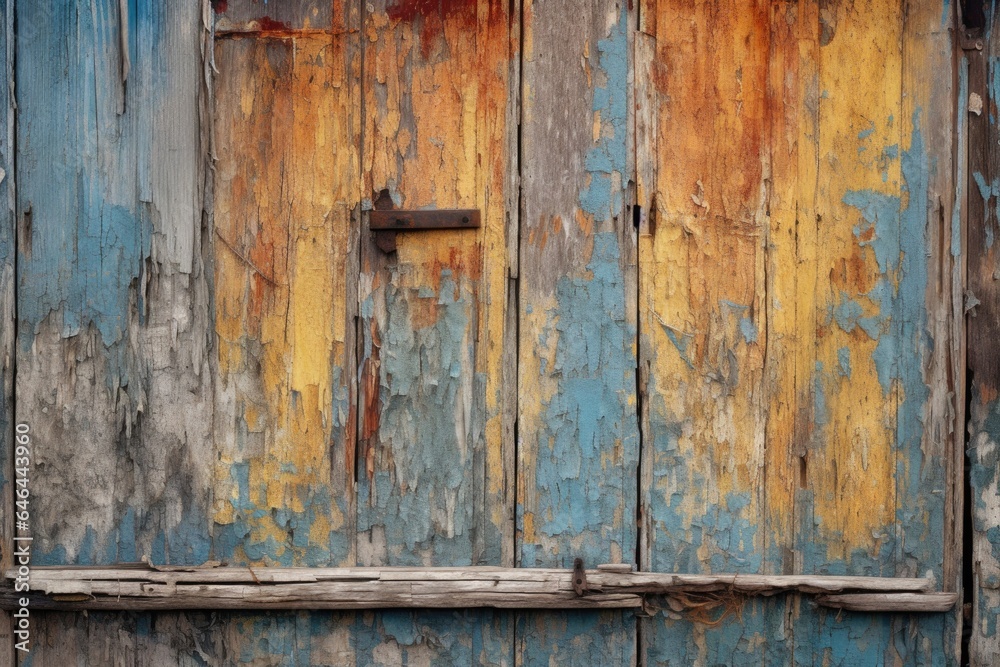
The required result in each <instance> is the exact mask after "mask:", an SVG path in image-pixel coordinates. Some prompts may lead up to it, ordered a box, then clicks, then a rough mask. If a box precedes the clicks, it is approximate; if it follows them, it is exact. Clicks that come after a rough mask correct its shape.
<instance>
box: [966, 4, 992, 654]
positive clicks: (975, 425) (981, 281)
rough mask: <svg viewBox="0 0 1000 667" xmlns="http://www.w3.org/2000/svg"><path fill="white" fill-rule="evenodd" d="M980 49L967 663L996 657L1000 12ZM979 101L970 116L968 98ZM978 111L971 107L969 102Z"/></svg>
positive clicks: (971, 217) (971, 241) (974, 78)
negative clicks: (971, 586)
mask: <svg viewBox="0 0 1000 667" xmlns="http://www.w3.org/2000/svg"><path fill="white" fill-rule="evenodd" d="M988 5H989V6H988V8H987V9H988V14H987V23H986V30H985V32H984V33H983V35H982V38H983V41H984V49H983V50H982V51H978V50H977V51H971V50H970V51H968V52H967V54H968V59H969V60H968V62H969V65H968V67H969V70H968V91H967V93H968V95H969V96H970V98H969V103H968V106H967V107H966V108H967V109H968V115H967V117H966V120H967V121H968V132H969V135H968V152H969V171H968V176H969V181H968V185H967V188H968V194H967V206H968V253H969V257H968V292H967V296H966V304H965V306H966V308H967V309H968V315H969V318H968V320H967V326H968V369H969V374H970V378H969V385H970V392H971V396H970V397H969V398H970V400H969V465H970V473H969V474H970V487H971V489H970V493H971V503H972V507H971V508H969V511H971V512H972V531H973V533H972V541H973V556H972V557H973V563H972V565H973V582H974V585H975V589H974V600H973V617H972V637H971V639H970V644H969V653H970V658H971V660H972V661H973V664H980V665H988V664H992V663H995V662H996V661H998V660H1000V631H998V627H997V619H998V617H1000V539H998V538H997V527H998V526H1000V473H998V471H1000V455H998V444H1000V398H998V397H1000V359H998V357H997V355H996V354H995V352H994V349H995V346H996V340H997V334H998V332H1000V286H998V284H997V279H996V278H997V275H998V273H997V266H998V262H1000V257H998V248H1000V246H997V244H996V242H995V240H996V237H997V234H998V232H1000V219H998V213H997V210H996V208H997V206H998V205H1000V150H998V147H997V145H996V142H997V141H998V140H1000V131H998V129H997V127H998V125H997V123H998V120H997V113H998V108H1000V89H998V83H997V82H998V80H1000V79H998V74H1000V69H998V62H1000V34H998V28H1000V12H998V11H997V6H996V3H995V2H991V3H988ZM973 94H975V95H977V96H979V98H980V100H981V101H982V103H983V104H982V111H981V113H975V112H974V111H973V110H972V109H973V104H972V103H971V99H972V98H971V96H972V95H973ZM976 106H978V105H976Z"/></svg>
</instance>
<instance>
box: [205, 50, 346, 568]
mask: <svg viewBox="0 0 1000 667" xmlns="http://www.w3.org/2000/svg"><path fill="white" fill-rule="evenodd" d="M356 43H357V36H343V35H342V36H337V37H330V36H306V37H295V38H280V39H279V38H263V39H256V38H233V39H224V40H221V41H219V42H217V46H216V58H215V62H216V65H217V67H218V68H219V70H220V75H219V77H218V79H217V82H216V114H215V137H216V154H217V158H218V161H217V167H216V179H217V180H216V190H215V225H216V226H215V231H216V233H215V239H214V247H215V255H214V256H215V279H216V290H215V301H216V323H215V324H216V330H217V333H218V336H219V377H218V381H217V392H216V404H217V408H216V410H217V419H216V429H215V442H216V446H217V448H218V453H217V463H216V466H215V468H216V480H215V489H216V507H215V524H216V530H215V555H216V557H219V558H224V559H227V560H230V562H243V563H267V564H283V565H293V564H294V565H311V566H319V565H330V564H344V563H351V562H353V558H354V540H353V533H354V525H355V517H354V501H353V476H354V432H355V422H354V419H355V418H354V414H355V413H354V411H353V405H354V401H355V395H354V385H355V370H354V369H355V366H356V364H355V361H354V326H353V318H354V314H355V309H356V306H355V304H356V301H355V300H354V299H352V295H353V294H354V290H355V289H356V282H355V281H356V274H354V273H353V271H352V270H351V267H356V266H357V260H356V252H357V250H356V248H357V233H358V232H357V225H356V210H355V209H356V204H357V195H358V183H359V178H358V173H359V171H358V170H359V166H358V165H359V162H358V146H359V144H358V141H359V131H360V127H359V125H358V124H357V123H358V118H357V114H358V113H359V106H360V100H359V97H358V94H359V93H358V80H357V70H356V67H357V60H356V59H353V60H352V53H353V54H356V53H357V48H356ZM352 68H354V69H352ZM251 136H252V137H255V140H254V141H248V140H247V137H251ZM352 258H353V259H352ZM355 270H356V269H355Z"/></svg>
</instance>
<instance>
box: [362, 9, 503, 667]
mask: <svg viewBox="0 0 1000 667" xmlns="http://www.w3.org/2000/svg"><path fill="white" fill-rule="evenodd" d="M516 7H517V6H516V3H510V4H508V3H495V2H487V1H485V0H478V1H476V0H471V1H458V2H444V3H436V2H406V3H397V2H385V1H382V2H373V3H369V4H368V5H367V7H366V12H365V17H364V22H363V26H362V39H363V45H364V47H363V48H364V71H363V84H362V86H363V89H364V100H363V108H364V117H365V126H364V145H363V163H362V174H363V178H364V182H363V186H362V192H363V197H364V207H365V208H366V209H370V208H378V209H385V208H402V209H432V210H433V209H451V208H476V209H478V210H479V211H480V216H481V225H482V226H481V228H480V229H477V230H442V231H422V232H415V233H400V234H397V235H396V250H395V252H393V253H390V254H387V253H385V252H384V251H383V250H381V249H380V248H379V247H378V246H377V245H376V243H375V239H374V238H373V237H372V235H371V233H370V232H368V230H367V229H365V230H364V231H363V233H362V239H361V271H360V293H359V302H360V304H361V305H360V307H361V317H360V325H359V326H360V340H359V366H360V368H361V373H362V375H361V380H360V388H361V389H360V391H361V396H360V401H359V414H360V424H359V460H358V466H357V470H358V536H357V540H358V562H359V563H361V564H363V565H469V564H494V565H500V564H503V563H505V562H506V563H507V564H510V563H511V561H512V546H513V521H512V518H513V511H512V509H513V494H512V482H513V476H512V474H511V471H509V470H505V467H504V466H505V461H508V460H509V459H510V458H511V456H510V454H509V452H510V451H511V450H512V442H510V440H509V436H508V439H507V441H506V442H505V441H504V440H505V438H504V434H505V433H508V434H509V433H510V427H509V424H510V423H511V421H512V420H511V417H510V409H511V408H512V406H511V405H510V404H509V401H507V402H505V401H504V386H503V384H502V381H503V380H504V378H505V377H506V376H505V375H504V369H505V367H509V359H510V358H511V356H512V355H513V350H512V349H511V348H510V347H508V345H509V342H510V335H509V334H505V333H504V329H505V327H507V326H508V325H509V323H510V318H509V317H508V314H507V308H508V306H507V301H508V294H507V276H508V260H509V252H508V247H509V243H510V242H509V240H508V235H509V234H510V233H512V232H511V229H510V224H511V223H510V218H509V216H508V210H509V204H510V202H511V201H512V199H513V198H514V197H516V191H512V186H511V184H510V178H511V169H510V164H509V161H510V160H511V159H513V156H514V154H513V153H511V145H512V143H511V138H510V137H511V135H510V132H511V131H512V127H511V126H510V125H508V122H509V120H508V118H507V113H508V110H509V108H508V104H509V102H508V100H509V95H510V87H509V77H510V76H511V73H512V68H511V58H512V55H514V54H513V53H512V48H513V45H514V43H515V42H512V39H516V37H512V33H513V32H514V30H515V29H516V24H515V23H514V21H513V17H512V16H511V14H510V11H511V10H513V11H516ZM366 217H367V216H366ZM513 229H514V230H516V226H515V227H513ZM513 233H515V234H516V231H514V232H513ZM507 376H509V371H508V373H507ZM505 425H506V426H505ZM512 633H513V624H512V623H511V621H510V619H509V617H508V616H507V615H504V614H500V613H495V612H492V611H488V610H487V611H481V612H442V613H431V612H411V611H399V612H379V613H375V614H374V615H372V614H368V615H365V616H363V617H360V619H359V623H358V625H357V626H356V634H355V642H356V645H357V647H358V661H359V663H360V664H399V663H400V662H407V661H411V662H421V661H427V662H429V663H433V664H457V663H476V664H480V663H487V664H492V663H507V664H509V663H510V662H511V647H512V638H513V634H512Z"/></svg>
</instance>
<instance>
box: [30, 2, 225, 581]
mask: <svg viewBox="0 0 1000 667" xmlns="http://www.w3.org/2000/svg"><path fill="white" fill-rule="evenodd" d="M17 23H18V25H19V26H20V28H19V35H18V37H19V39H18V43H17V72H16V77H17V80H18V81H22V82H25V83H26V84H27V82H31V83H30V85H24V86H23V87H22V90H20V91H19V94H18V104H19V112H18V113H19V117H18V131H17V133H18V136H17V146H18V177H19V182H20V183H22V184H23V187H22V188H20V189H19V192H18V199H17V216H18V224H19V225H20V228H19V232H18V238H19V244H20V247H19V258H18V274H19V275H18V302H19V304H21V307H19V309H18V311H19V312H18V327H19V328H18V351H17V361H18V378H17V392H18V396H19V397H20V398H19V400H18V405H17V411H18V419H20V420H22V421H25V422H26V423H28V424H30V426H31V428H32V430H33V432H34V434H35V443H36V444H37V448H36V452H35V461H34V463H35V469H34V471H33V479H32V496H33V498H34V499H35V500H36V501H37V502H36V504H34V505H33V513H32V519H33V521H32V531H33V533H34V536H35V542H34V544H33V546H34V548H35V550H34V556H35V562H36V563H39V564H40V563H67V562H84V563H86V562H113V561H129V560H136V559H138V558H139V557H141V556H148V557H150V558H151V559H152V560H153V561H155V562H168V561H169V562H201V561H204V560H206V559H207V558H208V555H209V547H210V540H209V536H210V527H209V514H208V511H209V507H210V505H211V499H210V494H209V493H208V492H207V490H208V489H210V488H211V484H210V483H209V481H208V480H209V477H210V476H209V475H206V472H207V471H208V470H209V469H210V467H211V464H210V457H211V451H210V449H209V448H208V447H206V446H205V444H206V443H207V442H209V441H210V425H211V422H212V404H211V400H210V396H211V374H210V373H209V371H208V361H207V356H208V355H207V353H206V350H207V348H208V346H209V344H210V331H211V329H210V323H209V318H208V315H207V312H208V279H207V275H206V272H205V270H204V265H203V255H202V247H201V243H202V237H201V228H202V219H201V201H202V188H203V179H204V174H205V172H204V158H203V155H204V153H203V151H204V148H205V147H204V141H203V135H202V132H201V130H200V128H201V120H202V119H201V117H200V115H199V94H200V92H201V80H202V79H201V58H200V43H201V34H202V33H201V31H202V26H201V22H200V12H199V8H198V7H197V6H196V5H194V4H191V3H186V4H175V5H170V6H164V7H159V6H157V7H148V6H145V5H143V6H130V5H127V4H122V3H118V2H112V1H110V0H108V1H106V2H97V3H55V2H37V3H34V2H33V3H19V4H18V5H17ZM180 414H183V415H185V417H186V419H183V420H182V419H178V416H179V415H180Z"/></svg>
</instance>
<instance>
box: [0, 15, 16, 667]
mask: <svg viewBox="0 0 1000 667" xmlns="http://www.w3.org/2000/svg"><path fill="white" fill-rule="evenodd" d="M0 21H2V25H0V59H2V63H3V64H2V68H0V72H2V76H3V80H4V81H5V82H6V83H5V84H3V85H2V88H0V89H2V91H3V93H2V95H0V173H2V177H0V521H2V523H3V525H2V526H0V568H3V569H6V568H9V567H11V566H12V565H13V564H14V559H13V551H14V547H13V537H14V520H13V518H12V517H13V516H14V514H13V512H14V469H13V464H14V442H15V441H14V426H15V422H14V359H15V355H16V351H17V320H16V319H15V318H16V315H17V314H16V312H15V294H16V289H17V278H16V274H15V269H16V265H17V264H16V262H17V238H16V236H15V229H16V227H15V220H14V203H15V192H14V91H13V89H12V84H13V81H14V46H15V39H14V3H13V2H10V1H9V0H3V1H2V2H0ZM13 631H14V626H13V617H12V616H11V615H10V613H9V612H2V613H0V662H2V663H4V664H7V665H13V664H15V657H14V656H15V652H14V643H15V641H16V640H15V638H14V635H13Z"/></svg>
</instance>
